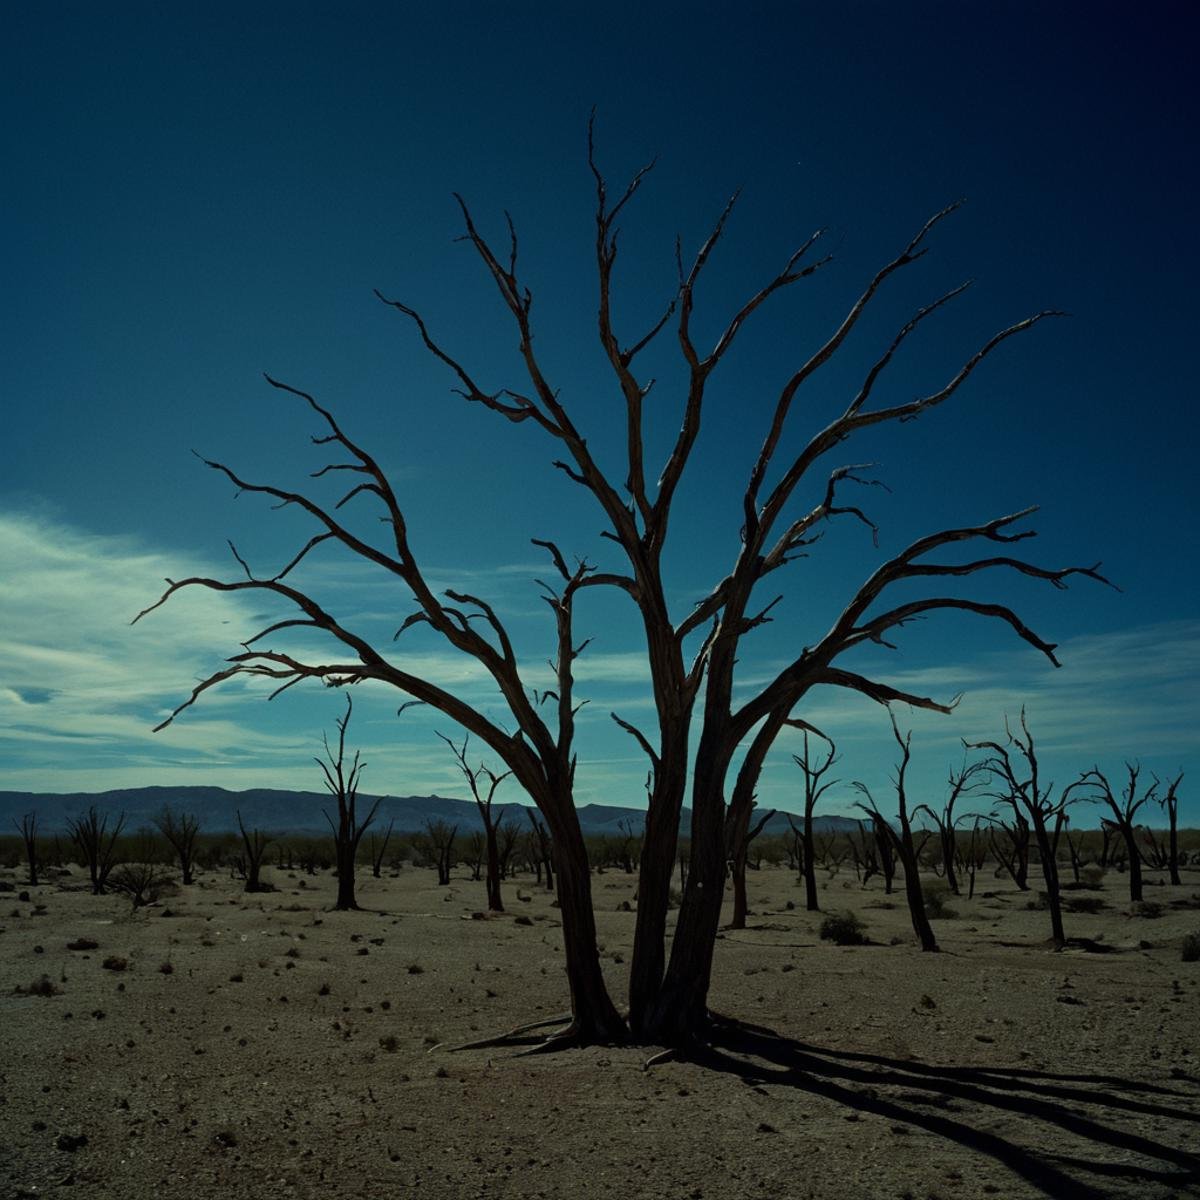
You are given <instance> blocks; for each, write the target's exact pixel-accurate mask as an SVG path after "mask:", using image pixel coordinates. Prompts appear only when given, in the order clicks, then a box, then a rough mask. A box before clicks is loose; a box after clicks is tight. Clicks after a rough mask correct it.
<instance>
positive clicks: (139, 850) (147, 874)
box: [108, 830, 170, 912]
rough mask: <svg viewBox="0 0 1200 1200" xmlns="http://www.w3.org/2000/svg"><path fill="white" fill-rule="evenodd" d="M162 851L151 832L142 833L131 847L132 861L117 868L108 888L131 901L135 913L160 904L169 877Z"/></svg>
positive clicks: (111, 876) (114, 869)
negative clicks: (151, 905)
mask: <svg viewBox="0 0 1200 1200" xmlns="http://www.w3.org/2000/svg"><path fill="white" fill-rule="evenodd" d="M161 858H162V848H161V846H160V845H159V844H158V843H157V842H156V840H155V838H154V836H153V834H152V833H151V832H150V831H149V830H142V831H141V833H140V834H139V836H138V838H137V840H136V842H135V843H134V845H133V846H132V848H131V851H130V854H129V861H127V862H123V863H120V864H118V865H117V866H115V867H114V868H113V870H112V872H111V874H110V875H109V877H108V886H109V887H110V888H111V889H112V890H113V891H114V892H121V893H122V894H123V895H125V896H127V897H128V898H129V903H130V904H131V905H132V906H133V909H134V911H135V912H136V911H137V910H138V909H139V908H144V907H146V906H147V905H149V904H154V903H155V902H157V900H158V898H159V896H160V895H161V894H162V891H163V889H164V887H166V886H167V885H168V884H169V883H170V876H169V874H168V872H167V869H166V867H165V866H164V864H163V863H162V861H161Z"/></svg>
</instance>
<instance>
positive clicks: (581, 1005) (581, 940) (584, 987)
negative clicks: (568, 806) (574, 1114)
mask: <svg viewBox="0 0 1200 1200" xmlns="http://www.w3.org/2000/svg"><path fill="white" fill-rule="evenodd" d="M571 816H572V817H573V816H574V814H573V813H572V814H571ZM553 833H554V852H555V856H556V859H557V864H556V865H557V867H558V904H559V909H560V911H561V913H562V931H563V950H564V951H565V954H566V960H567V983H568V986H569V987H570V990H571V1016H572V1022H571V1032H572V1033H573V1034H574V1035H575V1036H576V1037H577V1038H578V1039H579V1040H580V1041H583V1042H585V1043H610V1042H623V1041H625V1040H626V1036H627V1033H626V1026H625V1022H624V1021H623V1020H622V1019H621V1015H620V1013H618V1012H617V1010H616V1007H615V1006H614V1004H613V1002H612V1000H611V998H610V997H609V994H608V988H607V985H606V984H605V982H604V973H603V971H602V970H601V969H600V952H599V950H598V948H597V946H596V918H595V913H594V912H593V909H592V880H591V872H590V870H589V867H588V858H587V847H586V846H585V845H584V841H583V835H582V833H581V832H580V830H579V823H578V820H570V819H568V821H567V822H566V823H565V827H564V822H556V827H555V828H554V829H553Z"/></svg>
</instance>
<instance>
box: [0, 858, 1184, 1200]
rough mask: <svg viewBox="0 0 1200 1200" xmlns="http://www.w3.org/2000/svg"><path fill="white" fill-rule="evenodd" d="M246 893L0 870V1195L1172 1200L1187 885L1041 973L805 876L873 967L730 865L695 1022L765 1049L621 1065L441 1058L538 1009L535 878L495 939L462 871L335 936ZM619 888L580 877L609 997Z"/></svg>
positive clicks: (1111, 915)
mask: <svg viewBox="0 0 1200 1200" xmlns="http://www.w3.org/2000/svg"><path fill="white" fill-rule="evenodd" d="M267 877H268V878H269V879H270V881H271V882H273V883H274V885H275V886H276V888H277V889H278V890H276V891H273V892H269V893H266V894H259V895H247V894H245V893H244V892H243V891H242V884H241V881H240V880H236V879H231V878H230V877H229V875H228V873H227V872H225V873H222V872H215V871H214V872H209V873H206V874H203V875H200V876H199V877H198V879H197V881H196V883H195V884H194V885H192V886H191V887H188V888H180V889H178V891H176V892H175V893H174V894H172V895H168V896H166V897H164V898H163V899H161V900H160V901H159V902H158V903H157V904H154V905H151V906H150V907H147V908H142V909H139V910H136V911H133V910H131V908H130V904H129V902H128V901H127V900H126V899H125V898H124V897H122V896H120V895H101V896H94V895H92V894H91V890H90V888H89V887H88V886H87V879H86V873H85V872H82V871H80V870H79V869H76V870H75V871H73V872H72V873H71V874H70V875H55V876H53V877H51V878H49V879H47V880H45V881H44V882H43V884H42V886H40V887H37V888H29V887H27V886H26V885H25V884H23V883H22V880H23V878H24V876H23V874H22V873H21V872H20V871H18V870H7V871H2V872H0V883H2V882H7V883H8V884H10V885H12V888H13V890H12V891H7V890H5V891H3V894H0V914H2V915H0V1197H3V1198H4V1200H18V1198H21V1200H28V1198H30V1197H35V1196H53V1197H75V1196H78V1197H81V1198H82V1197H85V1196H86V1197H89V1198H92V1197H95V1198H106V1197H120V1198H121V1200H149V1198H151V1197H153V1198H155V1200H177V1198H178V1200H184V1198H187V1200H191V1198H193V1197H225V1196H228V1197H239V1198H240V1197H245V1198H247V1200H249V1198H251V1197H253V1198H255V1200H258V1198H262V1197H281V1198H282V1197H304V1198H309V1197H312V1198H314V1200H315V1198H316V1197H322V1198H325V1200H330V1198H333V1200H339V1198H341V1197H347V1198H349V1197H377V1196H387V1197H405V1196H413V1197H416V1196H420V1197H425V1198H431V1200H440V1198H442V1197H447V1198H449V1197H455V1198H457V1197H522V1198H524V1197H530V1198H539V1200H560V1198H564V1200H565V1198H566V1197H580V1196H583V1197H621V1198H623V1200H633V1198H640V1197H647V1198H649V1197H656V1198H662V1200H702V1198H708V1200H723V1198H727V1197H758V1196H764V1197H765V1196H788V1197H800V1198H804V1197H812V1198H814V1200H817V1198H819V1200H833V1198H837V1197H848V1198H852V1197H853V1198H864V1200H875V1198H879V1200H883V1198H889V1200H902V1198H915V1200H935V1198H940V1200H975V1198H976V1197H1000V1198H1002V1200H1025V1198H1032V1197H1040V1196H1051V1197H1060V1198H1064V1200H1065V1198H1074V1197H1078V1198H1080V1200H1089V1198H1092V1197H1110V1196H1111V1197H1161V1198H1164V1200H1165V1198H1166V1197H1176V1196H1179V1197H1182V1196H1200V963H1197V962H1185V961H1182V959H1181V949H1180V948H1181V944H1182V942H1183V939H1184V938H1185V937H1186V936H1187V935H1189V934H1193V933H1197V932H1200V870H1196V869H1194V868H1190V869H1188V870H1185V872H1184V877H1183V884H1182V886H1176V887H1173V886H1171V885H1169V884H1167V883H1165V882H1164V881H1163V878H1162V877H1161V876H1160V875H1158V874H1157V873H1156V872H1150V874H1149V879H1148V883H1147V899H1148V900H1149V901H1150V903H1149V904H1147V905H1143V906H1141V907H1140V908H1131V905H1130V904H1129V901H1128V892H1127V882H1126V878H1125V876H1124V875H1122V874H1120V873H1117V872H1109V873H1108V874H1107V875H1106V876H1105V878H1104V879H1103V881H1102V882H1101V883H1099V884H1098V886H1097V888H1096V889H1095V890H1093V891H1092V892H1090V893H1089V894H1090V895H1092V896H1093V897H1095V898H1096V900H1095V901H1094V902H1093V903H1091V904H1090V905H1089V907H1092V908H1096V909H1097V910H1098V911H1095V912H1090V913H1082V912H1075V913H1071V912H1069V913H1068V914H1067V918H1066V919H1067V933H1068V936H1069V937H1070V938H1072V939H1073V940H1072V943H1071V945H1069V946H1068V947H1067V948H1066V949H1065V950H1062V951H1058V952H1056V951H1055V950H1054V949H1053V948H1052V946H1051V945H1050V944H1049V943H1048V941H1047V937H1048V933H1049V927H1048V918H1047V914H1046V913H1045V912H1044V911H1039V910H1038V909H1037V908H1036V907H1030V900H1031V897H1033V896H1035V895H1036V890H1034V891H1032V892H1020V891H1018V890H1017V889H1016V887H1015V886H1014V885H1013V884H1012V882H1011V881H1010V880H1007V879H999V878H994V877H993V876H992V873H991V870H990V869H989V870H987V872H986V874H984V873H981V875H980V877H979V880H978V883H977V890H976V894H975V896H974V898H973V899H970V900H968V899H966V898H965V897H950V898H949V904H950V907H951V909H952V910H953V912H954V915H953V916H952V917H947V918H944V919H940V920H938V921H936V922H935V930H936V932H937V935H938V939H939V942H940V945H941V951H940V952H939V953H936V954H930V953H921V952H920V950H919V949H918V947H917V944H916V943H915V941H914V938H913V936H912V930H911V926H910V925H909V919H908V913H907V910H906V908H905V905H904V897H903V889H902V887H900V886H899V881H898V883H897V889H896V892H895V894H893V895H891V896H887V895H885V894H884V890H883V885H882V882H881V881H880V880H879V879H878V878H876V879H873V880H871V881H870V882H869V884H868V885H867V886H866V887H861V886H860V885H859V883H858V881H857V880H856V879H855V877H854V874H853V872H852V871H847V870H844V869H843V870H841V871H840V872H838V873H837V874H835V875H828V874H826V873H823V875H822V879H821V900H822V906H823V908H824V909H825V910H826V911H827V912H828V911H832V910H852V911H854V912H856V913H858V915H859V916H860V917H861V918H862V920H863V922H864V924H865V930H866V934H867V936H868V938H869V939H870V942H869V944H867V945H862V946H837V945H833V944H831V943H830V942H828V941H823V940H821V938H820V937H819V936H818V931H819V927H820V924H821V921H822V919H823V914H822V913H809V912H806V911H805V910H804V893H803V888H802V887H799V886H797V881H796V876H795V874H794V872H791V871H789V870H787V869H785V868H783V867H764V868H763V869H761V870H757V871H751V872H750V906H751V915H750V917H749V919H748V921H747V925H746V928H745V929H743V930H736V931H735V930H725V931H723V933H722V935H721V937H720V940H719V941H718V943H717V958H716V966H715V977H714V983H713V989H712V997H711V1000H712V1003H713V1007H714V1009H715V1010H719V1011H721V1012H723V1013H728V1014H730V1015H732V1016H736V1017H738V1018H740V1019H741V1020H743V1021H745V1022H749V1023H752V1024H753V1025H755V1026H759V1027H762V1028H763V1029H764V1030H769V1031H771V1033H770V1034H767V1033H761V1034H749V1035H747V1036H745V1037H744V1038H742V1039H740V1040H738V1041H737V1043H736V1044H731V1045H729V1046H724V1047H721V1048H719V1049H717V1050H715V1051H713V1052H712V1053H711V1054H709V1055H707V1056H702V1057H701V1058H700V1059H699V1060H698V1061H689V1060H684V1061H668V1062H663V1063H661V1064H657V1065H654V1066H651V1067H650V1068H649V1069H645V1063H646V1061H647V1059H648V1058H649V1057H650V1055H652V1054H653V1053H654V1049H653V1048H647V1047H638V1046H620V1047H595V1048H589V1049H584V1050H570V1051H564V1052H560V1053H555V1054H548V1055H536V1056H525V1057H518V1056H517V1053H516V1052H517V1051H519V1050H520V1049H521V1047H520V1046H519V1045H518V1046H511V1045H510V1046H492V1047H484V1048H479V1049H465V1050H458V1049H455V1047H456V1046H458V1045H460V1044H461V1043H464V1042H469V1041H472V1040H476V1039H482V1038H485V1037H487V1036H488V1035H490V1034H495V1033H499V1032H502V1031H504V1030H506V1029H509V1028H511V1027H514V1026H517V1025H520V1024H523V1023H525V1022H530V1021H535V1020H538V1019H549V1018H551V1017H553V1016H554V1015H556V1014H557V1013H559V1012H561V1011H563V1010H564V1009H565V1008H566V1006H567V997H566V994H565V981H564V976H563V971H562V957H563V956H562V950H561V944H560V931H559V928H558V920H557V910H556V908H555V906H554V902H553V895H552V894H549V893H547V892H546V891H544V890H543V889H541V888H540V887H538V886H537V885H536V883H535V882H534V880H533V878H532V877H531V876H517V877H516V878H515V879H511V880H508V881H506V883H505V885H504V898H505V904H506V912H505V913H503V914H493V915H484V914H483V912H482V909H483V907H484V900H485V897H484V885H483V884H482V883H480V882H474V881H472V880H471V879H470V877H469V872H466V871H462V870H460V871H458V872H456V873H455V876H454V877H453V878H452V880H451V883H450V885H449V886H448V887H439V886H437V883H436V878H435V875H434V873H433V871H431V870H426V869H417V868H415V867H412V866H411V865H410V866H405V867H403V868H402V869H400V870H398V871H394V872H391V873H387V872H385V874H384V876H383V877H382V878H380V879H374V878H372V877H371V875H370V872H369V871H366V872H362V873H361V874H360V879H359V886H358V899H359V903H360V905H361V906H362V909H361V911H357V912H336V911H332V905H333V899H334V892H335V887H336V883H335V880H334V879H333V878H332V877H331V876H330V875H329V874H328V873H320V872H318V873H317V874H315V875H310V874H305V873H304V872H289V871H285V870H282V869H277V870H272V871H270V872H268V873H267ZM635 887H636V884H635V877H634V876H632V875H627V874H625V873H624V872H622V871H612V870H607V871H603V872H600V873H597V874H595V875H594V877H593V894H594V899H595V905H596V910H597V921H598V926H599V940H600V943H601V947H602V951H603V954H604V958H605V963H606V971H607V972H608V975H609V983H610V988H611V990H612V992H613V994H614V996H616V997H620V996H621V995H622V994H623V991H624V987H625V973H626V971H627V969H628V960H629V956H630V952H631V947H632V939H633V931H634V920H635V916H634V911H633V909H634V905H635V903H636V899H635ZM89 943H94V945H89ZM71 944H74V945H76V946H77V947H78V946H82V948H77V949H70V948H68V947H69V945H71ZM43 979H44V980H46V981H48V986H47V984H46V983H43V982H42V981H43ZM39 984H40V985H41V986H40V987H38V986H35V985H39ZM39 991H41V992H49V993H50V994H39Z"/></svg>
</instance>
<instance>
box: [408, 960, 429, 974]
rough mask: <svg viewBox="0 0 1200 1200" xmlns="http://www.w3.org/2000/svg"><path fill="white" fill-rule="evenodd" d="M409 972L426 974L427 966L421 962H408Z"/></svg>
mask: <svg viewBox="0 0 1200 1200" xmlns="http://www.w3.org/2000/svg"><path fill="white" fill-rule="evenodd" d="M408 973H409V974H410V975H424V974H425V968H424V967H423V966H421V964H420V963H409V964H408Z"/></svg>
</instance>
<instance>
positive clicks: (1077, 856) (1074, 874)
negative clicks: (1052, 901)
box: [1063, 823, 1088, 884]
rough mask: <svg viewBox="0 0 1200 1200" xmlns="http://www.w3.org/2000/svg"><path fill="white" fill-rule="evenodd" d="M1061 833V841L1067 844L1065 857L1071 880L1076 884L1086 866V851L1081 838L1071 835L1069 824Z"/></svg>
mask: <svg viewBox="0 0 1200 1200" xmlns="http://www.w3.org/2000/svg"><path fill="white" fill-rule="evenodd" d="M1063 833H1064V838H1063V840H1064V841H1065V842H1066V843H1067V855H1068V856H1069V858H1070V860H1071V878H1072V880H1073V881H1074V882H1075V883H1076V884H1078V883H1079V882H1080V879H1081V878H1082V873H1083V868H1084V867H1086V866H1087V864H1088V859H1087V849H1086V847H1085V846H1084V844H1083V838H1082V837H1078V836H1075V835H1074V834H1072V832H1071V828H1070V825H1069V823H1068V824H1067V825H1066V826H1065V827H1064V830H1063Z"/></svg>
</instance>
